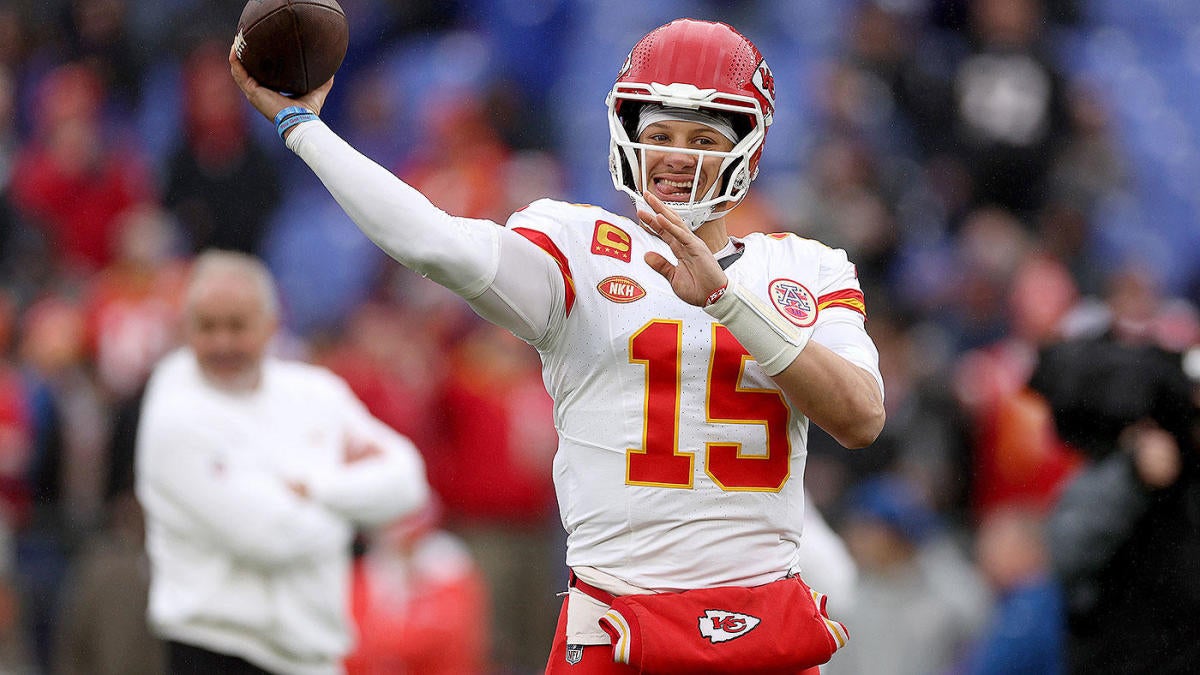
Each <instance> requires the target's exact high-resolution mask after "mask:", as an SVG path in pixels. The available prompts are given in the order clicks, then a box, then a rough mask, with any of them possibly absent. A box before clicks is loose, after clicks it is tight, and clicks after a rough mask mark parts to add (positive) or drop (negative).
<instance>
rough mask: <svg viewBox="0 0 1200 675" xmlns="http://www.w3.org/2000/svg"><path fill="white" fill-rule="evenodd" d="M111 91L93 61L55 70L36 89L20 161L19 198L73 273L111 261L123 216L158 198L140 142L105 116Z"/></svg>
mask: <svg viewBox="0 0 1200 675" xmlns="http://www.w3.org/2000/svg"><path fill="white" fill-rule="evenodd" d="M106 95H107V92H106V91H105V89H104V86H103V82H102V80H101V79H100V78H99V77H97V76H96V74H95V73H94V72H92V70H90V69H89V68H88V67H87V66H84V65H80V64H68V65H64V66H60V67H59V68H56V69H55V70H54V71H52V72H51V73H50V74H49V75H47V76H46V78H45V79H44V80H43V81H42V82H41V84H40V85H39V87H38V90H37V92H36V97H37V106H36V108H35V110H36V119H35V120H34V122H35V128H34V136H33V139H32V141H31V142H30V143H29V144H28V145H27V146H25V147H24V148H23V149H22V150H21V152H20V153H19V154H18V157H17V160H16V165H15V167H14V169H13V179H12V199H13V203H14V205H15V206H16V207H17V209H18V212H19V213H20V214H21V215H23V216H24V217H26V218H27V219H28V220H29V221H30V222H31V223H34V224H36V226H37V227H38V229H39V231H40V233H41V235H42V236H43V237H45V238H46V240H47V241H48V242H49V246H50V249H51V250H52V251H54V255H55V258H56V259H55V263H56V265H57V266H58V267H59V268H60V269H61V270H62V271H63V272H65V273H68V274H69V275H84V274H89V273H91V272H94V271H96V270H98V269H100V268H101V267H103V266H104V265H106V264H108V263H109V261H111V260H112V254H113V250H112V249H113V242H114V241H115V239H116V229H117V227H118V223H119V219H120V216H121V215H122V214H123V213H124V212H126V211H127V210H129V209H131V208H133V207H134V206H136V205H137V204H139V203H140V202H142V201H145V200H148V199H150V198H152V185H151V182H150V180H149V175H148V174H147V171H146V167H145V166H144V164H143V162H142V159H141V157H140V153H139V151H138V150H137V148H134V147H130V146H129V145H128V144H125V143H119V142H116V141H114V140H112V139H110V138H108V137H107V135H106V131H105V129H104V127H103V126H102V124H101V108H102V106H103V103H104V98H105V96H106Z"/></svg>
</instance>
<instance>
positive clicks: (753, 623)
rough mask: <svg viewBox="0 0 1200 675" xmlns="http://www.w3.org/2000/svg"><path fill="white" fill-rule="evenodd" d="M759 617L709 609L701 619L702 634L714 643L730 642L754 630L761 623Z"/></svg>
mask: <svg viewBox="0 0 1200 675" xmlns="http://www.w3.org/2000/svg"><path fill="white" fill-rule="evenodd" d="M761 621H762V620H761V619H759V618H758V617H754V616H750V615H749V614H741V613H739V612H730V611H728V610H724V609H708V610H705V611H704V616H701V617H700V634H701V635H703V636H704V637H706V638H708V639H709V640H710V641H712V642H713V643H717V642H728V641H730V640H733V639H734V638H739V637H741V636H743V635H745V634H746V633H749V632H750V631H752V630H754V629H755V627H757V626H758V624H759V623H761Z"/></svg>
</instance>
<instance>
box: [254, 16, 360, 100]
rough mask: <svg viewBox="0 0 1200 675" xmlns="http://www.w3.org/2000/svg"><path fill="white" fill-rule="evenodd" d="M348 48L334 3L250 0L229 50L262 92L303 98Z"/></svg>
mask: <svg viewBox="0 0 1200 675" xmlns="http://www.w3.org/2000/svg"><path fill="white" fill-rule="evenodd" d="M349 45H350V27H349V25H348V24H347V23H346V13H345V12H344V11H342V7H341V5H339V4H338V3H337V2H335V0H249V2H247V3H246V6H245V7H244V8H243V9H242V16H241V18H240V19H239V20H238V32H237V36H236V37H235V38H234V49H235V50H236V52H237V56H238V59H240V60H241V62H242V65H243V66H245V67H246V72H248V73H250V76H251V77H253V78H254V79H255V80H257V81H258V83H259V84H261V85H262V86H264V87H267V88H269V89H274V90H275V91H281V92H284V93H287V94H306V93H308V92H310V91H312V90H313V89H316V88H317V87H319V86H321V85H322V84H324V83H325V82H326V81H327V80H329V78H331V77H333V74H334V73H335V72H336V71H337V69H338V66H340V65H342V59H344V58H345V57H346V48H347V47H348V46H349Z"/></svg>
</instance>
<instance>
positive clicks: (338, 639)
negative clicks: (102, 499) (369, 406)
mask: <svg viewBox="0 0 1200 675" xmlns="http://www.w3.org/2000/svg"><path fill="white" fill-rule="evenodd" d="M278 312H279V301H278V296H277V295H276V290H275V287H274V281H273V279H272V278H271V276H270V273H269V272H268V271H267V269H266V267H265V265H263V264H262V263H261V262H259V261H258V260H257V259H256V258H253V257H252V256H249V255H246V254H243V253H235V252H229V251H212V252H208V253H205V254H203V255H202V256H201V257H200V258H199V259H198V260H197V261H196V263H195V265H194V266H193V270H192V275H191V277H190V279H189V282H188V287H187V290H186V293H185V303H184V326H185V331H184V335H185V338H186V339H185V347H183V348H181V349H180V350H178V351H176V352H172V353H171V354H169V355H168V356H166V357H165V358H164V359H162V360H161V361H160V362H159V364H158V365H157V366H156V367H155V369H154V373H153V375H152V376H151V378H150V381H149V383H148V384H147V386H146V395H145V399H144V403H143V409H142V414H141V419H140V421H139V425H138V430H137V464H136V494H137V497H138V500H139V501H140V502H141V504H142V505H143V507H144V509H145V514H146V539H147V551H148V552H149V554H150V563H151V567H150V595H149V598H150V600H149V611H148V615H149V620H150V623H151V626H152V629H153V631H154V633H155V634H156V635H158V636H159V637H161V638H163V639H165V640H167V641H168V649H167V659H168V666H169V669H170V671H171V672H172V673H176V674H179V673H196V674H200V673H203V674H207V673H213V672H222V673H246V674H250V673H261V672H263V671H264V670H266V671H267V672H275V673H281V674H282V673H287V674H288V675H292V674H295V675H304V674H308V675H321V674H333V673H337V672H339V671H340V662H341V660H342V659H343V658H344V657H345V655H346V654H347V652H348V651H349V649H350V647H351V629H352V627H351V625H350V624H351V621H350V616H349V611H348V610H349V573H350V564H351V560H350V543H351V540H352V536H353V534H354V531H355V528H356V527H372V526H375V525H379V524H382V523H385V522H388V521H390V520H392V519H394V518H397V517H400V516H402V515H405V514H407V513H410V512H413V511H415V510H418V509H420V508H421V507H422V506H423V505H424V504H425V502H426V500H427V499H428V486H427V484H426V482H425V475H424V466H423V464H422V462H421V459H420V456H419V454H418V453H417V451H416V448H415V447H413V445H412V444H411V443H410V442H409V441H408V440H407V439H405V438H404V437H402V436H400V435H399V434H397V433H396V432H395V431H393V430H391V429H390V428H388V427H387V426H386V425H384V424H382V423H381V422H379V421H378V420H376V419H375V418H373V417H371V415H370V414H369V413H368V412H367V411H366V409H365V407H363V405H362V404H361V403H360V402H359V401H358V400H357V399H356V398H355V397H354V395H353V394H352V393H351V391H350V389H349V387H347V386H346V385H345V383H344V382H343V381H341V380H340V379H339V378H337V377H336V376H335V375H333V374H332V373H330V372H329V371H327V370H325V369H323V368H319V367H316V366H311V365H307V364H303V363H298V362H294V361H284V360H282V359H280V358H278V357H275V356H272V355H270V354H269V351H268V348H269V347H270V345H271V341H272V339H273V337H274V335H275V330H276V328H277V326H278V325H279V314H278Z"/></svg>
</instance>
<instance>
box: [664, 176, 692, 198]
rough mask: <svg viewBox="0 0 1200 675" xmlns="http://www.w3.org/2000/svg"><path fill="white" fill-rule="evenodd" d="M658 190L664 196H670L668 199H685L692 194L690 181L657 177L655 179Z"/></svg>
mask: <svg viewBox="0 0 1200 675" xmlns="http://www.w3.org/2000/svg"><path fill="white" fill-rule="evenodd" d="M655 185H656V186H657V187H658V191H659V193H660V194H662V195H663V196H664V197H670V198H673V199H670V200H669V201H676V202H679V201H687V200H688V199H689V198H690V197H691V196H692V181H690V180H689V181H674V180H666V179H659V180H657V181H655Z"/></svg>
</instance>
